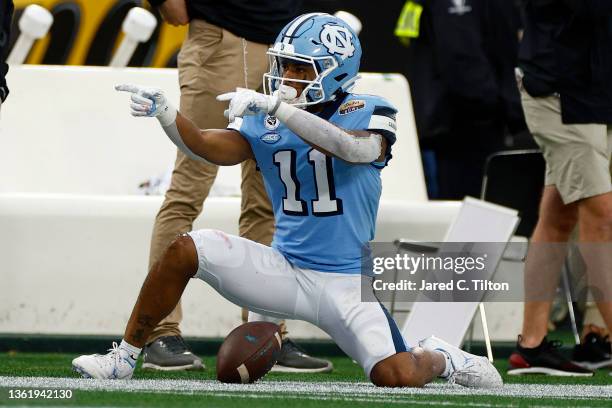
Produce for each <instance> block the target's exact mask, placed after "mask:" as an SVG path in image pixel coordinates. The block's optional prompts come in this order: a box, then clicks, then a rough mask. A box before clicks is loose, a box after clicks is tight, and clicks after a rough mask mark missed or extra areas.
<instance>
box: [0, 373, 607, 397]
mask: <svg viewBox="0 0 612 408" xmlns="http://www.w3.org/2000/svg"><path fill="white" fill-rule="evenodd" d="M0 387H11V388H19V387H29V388H60V389H72V390H91V391H96V390H100V391H123V392H130V391H153V392H176V393H215V392H217V393H218V392H222V393H232V394H239V393H248V394H262V393H267V394H275V395H277V396H282V397H283V398H285V397H286V396H287V395H288V394H305V395H309V394H310V395H317V396H322V395H329V397H330V398H331V397H335V398H340V397H343V398H346V399H349V400H354V399H355V398H364V397H370V398H390V399H391V398H402V397H404V398H405V397H410V396H414V395H491V396H502V397H515V398H542V397H547V398H555V399H558V398H573V399H593V400H596V399H605V398H608V399H609V398H612V386H601V385H571V384H563V385H548V384H507V385H504V386H503V387H501V388H498V389H470V388H464V387H461V386H458V385H448V384H439V383H434V384H429V385H427V386H426V387H424V388H394V389H390V388H378V387H376V386H374V385H372V384H370V383H365V382H359V383H357V382H299V381H282V382H279V381H260V382H257V383H255V384H223V383H220V382H218V381H214V380H206V381H193V380H94V379H84V378H78V379H77V378H56V377H0ZM272 397H274V396H272Z"/></svg>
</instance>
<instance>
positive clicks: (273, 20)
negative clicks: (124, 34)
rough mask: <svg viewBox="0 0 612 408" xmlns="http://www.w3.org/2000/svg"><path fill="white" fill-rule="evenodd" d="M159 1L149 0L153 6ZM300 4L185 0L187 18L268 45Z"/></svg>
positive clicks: (289, 0)
mask: <svg viewBox="0 0 612 408" xmlns="http://www.w3.org/2000/svg"><path fill="white" fill-rule="evenodd" d="M163 2H164V0H161V1H160V0H151V1H150V3H151V4H152V5H154V6H156V5H159V4H161V3H163ZM301 6H302V1H301V0H187V11H188V12H189V18H190V19H201V20H206V21H208V22H209V23H212V24H214V25H216V26H219V27H221V28H224V29H226V30H228V31H230V32H232V33H233V34H235V35H237V36H239V37H243V38H245V39H247V40H249V41H253V42H257V43H262V44H272V43H273V42H274V39H276V36H277V35H278V33H279V32H280V31H281V29H282V28H283V27H284V26H285V25H286V24H287V23H289V21H291V20H292V19H293V18H294V17H296V16H297V15H298V13H299V11H300V9H301Z"/></svg>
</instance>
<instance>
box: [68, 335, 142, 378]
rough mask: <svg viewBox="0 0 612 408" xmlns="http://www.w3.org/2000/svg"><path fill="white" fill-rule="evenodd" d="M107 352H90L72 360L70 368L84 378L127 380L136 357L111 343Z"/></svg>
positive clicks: (130, 375) (131, 372)
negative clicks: (111, 345)
mask: <svg viewBox="0 0 612 408" xmlns="http://www.w3.org/2000/svg"><path fill="white" fill-rule="evenodd" d="M108 351H109V353H108V354H103V355H102V354H90V355H87V356H80V357H77V358H75V359H74V360H72V369H73V370H74V371H76V372H77V373H79V374H81V375H82V376H83V377H84V378H97V379H99V380H129V379H130V378H132V374H133V373H134V367H136V360H137V357H136V358H134V356H132V355H130V353H129V352H128V351H127V350H125V349H123V348H120V347H119V346H117V343H113V348H111V349H108Z"/></svg>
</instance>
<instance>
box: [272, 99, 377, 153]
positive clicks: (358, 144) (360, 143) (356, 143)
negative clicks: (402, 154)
mask: <svg viewBox="0 0 612 408" xmlns="http://www.w3.org/2000/svg"><path fill="white" fill-rule="evenodd" d="M303 112H304V113H307V114H309V115H310V116H312V117H314V118H316V119H320V120H322V119H321V118H319V117H318V116H315V115H313V114H311V113H308V112H306V111H303ZM279 120H280V119H279ZM323 122H325V123H326V124H328V125H331V126H334V127H336V128H337V129H338V130H339V131H340V132H344V134H338V136H337V138H338V140H337V143H334V144H337V145H338V146H337V147H336V148H333V147H331V148H329V150H328V149H325V148H323V147H321V146H320V145H317V144H315V143H313V142H311V141H309V140H308V135H307V136H302V135H301V134H300V129H304V128H301V127H300V128H298V127H296V129H291V128H290V127H289V125H287V127H289V128H290V129H291V130H292V131H293V133H295V134H296V135H298V136H299V137H301V138H302V139H303V140H304V141H305V142H306V143H308V144H309V145H311V146H312V147H313V148H314V149H315V150H318V151H320V152H321V153H323V154H324V155H326V156H331V157H337V158H338V159H341V160H344V161H346V162H349V163H355V164H358V163H371V162H373V161H376V162H381V161H384V160H385V156H386V154H385V153H386V151H387V145H388V142H387V139H385V138H384V137H383V136H382V135H381V134H380V133H377V132H374V131H369V130H349V129H343V128H341V127H338V126H336V125H334V124H332V123H330V122H328V121H325V120H323ZM335 132H337V131H335ZM331 137H332V138H333V137H334V136H331ZM320 143H321V144H331V143H325V141H324V140H322V141H321V142H320ZM368 145H371V146H368ZM360 149H362V150H364V151H365V152H359V150H360ZM342 150H344V152H341V151H342ZM351 150H353V151H351ZM376 152H380V154H379V155H378V157H377V158H376V159H374V160H369V159H370V158H371V157H372V156H373V155H374V154H376ZM364 153H365V154H364Z"/></svg>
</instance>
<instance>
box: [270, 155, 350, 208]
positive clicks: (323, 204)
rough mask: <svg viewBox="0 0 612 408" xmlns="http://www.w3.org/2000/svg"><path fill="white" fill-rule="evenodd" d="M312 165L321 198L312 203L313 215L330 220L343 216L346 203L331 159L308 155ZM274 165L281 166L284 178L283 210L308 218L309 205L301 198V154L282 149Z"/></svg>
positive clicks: (280, 170)
mask: <svg viewBox="0 0 612 408" xmlns="http://www.w3.org/2000/svg"><path fill="white" fill-rule="evenodd" d="M308 162H309V163H310V165H311V166H312V169H313V175H314V180H315V190H316V193H317V197H316V198H315V199H314V200H311V204H312V215H314V216H315V217H329V216H331V215H338V214H342V200H341V199H339V198H336V190H335V186H334V173H333V166H332V159H331V157H327V156H326V155H324V154H323V153H321V152H320V151H318V150H315V149H312V150H310V151H309V152H308ZM274 164H276V166H277V167H278V172H279V175H280V179H281V181H282V182H283V184H284V186H285V197H283V211H284V212H285V214H289V215H308V210H307V208H306V202H305V201H304V200H302V199H301V198H300V182H299V180H298V179H297V175H296V173H297V171H296V168H297V155H296V153H295V151H294V150H279V151H277V152H276V153H274Z"/></svg>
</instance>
